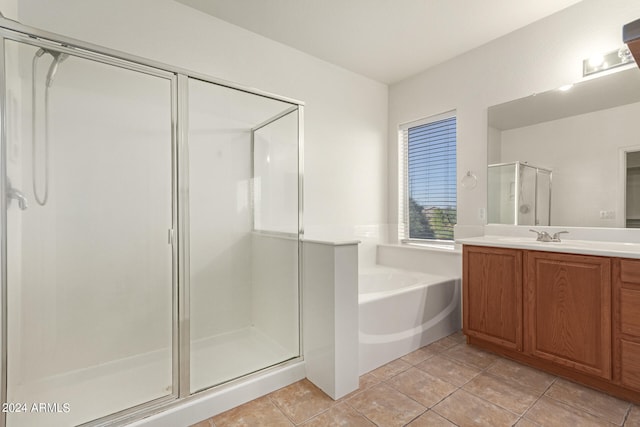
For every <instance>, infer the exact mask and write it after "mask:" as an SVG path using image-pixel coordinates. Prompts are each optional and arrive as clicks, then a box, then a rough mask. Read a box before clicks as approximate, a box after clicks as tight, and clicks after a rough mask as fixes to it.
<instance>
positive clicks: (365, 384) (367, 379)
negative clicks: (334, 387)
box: [338, 372, 380, 402]
mask: <svg viewBox="0 0 640 427" xmlns="http://www.w3.org/2000/svg"><path fill="white" fill-rule="evenodd" d="M379 382H380V379H379V378H378V377H376V376H375V375H373V374H372V373H371V372H368V373H366V374H364V375H360V379H359V384H358V389H357V390H354V391H352V392H351V393H349V394H347V395H346V396H344V397H341V398H340V399H338V402H342V401H343V400H347V399H349V398H351V397H353V396H355V395H356V394H358V393H360V392H362V391H365V390H366V389H368V388H369V387H371V386H374V385H376V384H378V383H379Z"/></svg>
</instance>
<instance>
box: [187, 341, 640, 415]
mask: <svg viewBox="0 0 640 427" xmlns="http://www.w3.org/2000/svg"><path fill="white" fill-rule="evenodd" d="M405 425H406V426H411V427H420V426H491V427H498V426H513V425H515V426H518V427H533V426H562V427H566V426H570V427H582V426H623V425H624V426H625V427H640V406H636V405H633V404H631V403H629V402H626V401H623V400H620V399H616V398H614V397H611V396H609V395H607V394H604V393H600V392H597V391H594V390H591V389H589V388H586V387H583V386H580V385H577V384H574V383H572V382H569V381H566V380H564V379H561V378H558V377H555V376H553V375H549V374H546V373H543V372H541V371H538V370H535V369H532V368H529V367H526V366H523V365H520V364H518V363H515V362H512V361H510V360H507V359H503V358H501V357H499V356H496V355H493V354H490V353H487V352H484V351H482V350H479V349H477V348H474V347H472V346H468V345H466V344H465V339H464V336H463V335H462V333H461V332H458V333H456V334H453V335H451V336H448V337H446V338H443V339H441V340H439V341H437V342H435V343H433V344H430V345H428V346H426V347H422V348H421V349H419V350H416V351H414V352H413V353H410V354H408V355H406V356H404V357H402V358H400V359H396V360H394V361H392V362H390V363H388V364H386V365H384V366H381V367H380V368H378V369H376V370H374V371H371V372H369V373H367V374H365V375H363V376H361V377H360V388H359V389H358V390H356V391H354V392H353V393H351V394H349V395H347V396H345V397H343V398H342V399H339V400H337V401H333V400H332V399H331V398H330V397H328V396H327V395H325V394H324V393H323V392H322V391H320V389H318V388H317V387H315V386H314V385H313V384H311V383H310V382H309V381H308V380H306V379H305V380H302V381H299V382H297V383H295V384H291V385H290V386H287V387H284V388H282V389H280V390H276V391H274V392H273V393H270V394H268V395H266V396H263V397H261V398H259V399H256V400H254V401H251V402H249V403H246V404H244V405H242V406H239V407H237V408H234V409H231V410H229V411H227V412H225V413H222V414H220V415H217V416H215V417H213V418H210V419H207V420H204V421H201V422H199V423H198V424H195V425H194V426H192V427H224V426H269V427H271V426H305V427H315V426H349V427H351V426H356V427H357V426H405Z"/></svg>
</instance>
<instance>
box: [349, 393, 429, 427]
mask: <svg viewBox="0 0 640 427" xmlns="http://www.w3.org/2000/svg"><path fill="white" fill-rule="evenodd" d="M347 403H348V404H349V405H351V406H352V407H354V408H355V409H356V410H357V411H358V412H360V413H361V414H362V415H364V416H365V417H367V418H368V419H370V420H371V421H373V422H374V423H375V424H376V425H378V426H403V425H405V424H406V423H408V422H409V421H411V420H413V419H414V418H416V417H417V416H418V415H420V414H421V413H422V412H424V411H425V410H426V409H427V408H426V407H424V406H422V405H420V404H419V403H417V402H415V401H414V400H412V399H410V398H408V397H407V396H405V395H404V394H402V393H400V392H398V391H396V390H394V389H393V388H391V387H390V386H388V385H386V384H384V383H380V384H378V385H375V386H373V387H371V388H369V389H367V390H365V391H363V392H362V393H358V394H356V395H355V396H353V397H352V398H351V399H349V400H347Z"/></svg>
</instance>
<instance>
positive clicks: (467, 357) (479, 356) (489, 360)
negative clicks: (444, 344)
mask: <svg viewBox="0 0 640 427" xmlns="http://www.w3.org/2000/svg"><path fill="white" fill-rule="evenodd" d="M444 356H446V357H451V358H453V359H455V360H457V361H458V362H462V363H464V364H465V365H469V366H473V367H476V368H479V369H486V368H488V367H489V366H491V365H492V364H493V363H494V362H495V361H496V360H498V359H499V357H498V356H496V355H495V354H491V353H487V352H486V351H483V350H480V349H478V348H476V347H473V346H471V345H467V344H457V345H455V346H453V347H451V348H450V349H448V350H447V351H446V352H444Z"/></svg>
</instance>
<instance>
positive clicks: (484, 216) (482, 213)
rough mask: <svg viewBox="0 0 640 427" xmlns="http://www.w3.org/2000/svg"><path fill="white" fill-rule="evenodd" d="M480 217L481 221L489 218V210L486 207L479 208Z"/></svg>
mask: <svg viewBox="0 0 640 427" xmlns="http://www.w3.org/2000/svg"><path fill="white" fill-rule="evenodd" d="M478 219H479V220H480V221H484V220H485V219H487V210H486V209H485V208H479V209H478Z"/></svg>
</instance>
